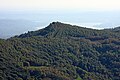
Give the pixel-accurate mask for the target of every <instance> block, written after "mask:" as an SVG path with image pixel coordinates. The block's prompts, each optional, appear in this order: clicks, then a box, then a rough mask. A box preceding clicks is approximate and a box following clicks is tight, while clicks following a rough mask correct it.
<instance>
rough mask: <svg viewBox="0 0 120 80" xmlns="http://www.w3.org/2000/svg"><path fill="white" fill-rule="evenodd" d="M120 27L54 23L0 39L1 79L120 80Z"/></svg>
mask: <svg viewBox="0 0 120 80" xmlns="http://www.w3.org/2000/svg"><path fill="white" fill-rule="evenodd" d="M116 30H117V31H116ZM118 30H119V27H118V28H115V29H107V30H95V29H89V28H83V27H78V26H73V25H70V24H65V23H61V22H53V23H50V25H48V26H47V27H45V28H43V29H40V30H37V31H30V32H28V33H25V34H21V35H19V36H15V37H12V38H9V39H7V40H3V39H0V80H119V79H120V32H119V31H118Z"/></svg>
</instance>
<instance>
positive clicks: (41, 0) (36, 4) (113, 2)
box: [0, 0, 120, 11]
mask: <svg viewBox="0 0 120 80" xmlns="http://www.w3.org/2000/svg"><path fill="white" fill-rule="evenodd" d="M58 9H61V10H78V9H79V10H86V11H87V10H93V11H95V10H99V11H114V10H120V0H0V11H10V10H11V11H26V10H28V11H29V10H58Z"/></svg>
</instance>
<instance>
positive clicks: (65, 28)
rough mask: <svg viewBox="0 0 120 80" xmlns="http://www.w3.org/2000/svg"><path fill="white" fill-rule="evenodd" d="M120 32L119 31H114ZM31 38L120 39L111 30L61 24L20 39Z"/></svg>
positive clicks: (57, 23) (24, 35) (51, 24)
mask: <svg viewBox="0 0 120 80" xmlns="http://www.w3.org/2000/svg"><path fill="white" fill-rule="evenodd" d="M114 30H118V29H116V28H115V29H114ZM31 36H43V37H78V38H79V37H95V36H96V37H120V36H119V33H115V32H114V31H111V30H104V29H103V30H96V29H90V28H84V27H80V26H76V25H70V24H65V23H61V22H52V23H50V24H49V25H48V26H47V27H45V28H43V29H40V30H37V31H30V32H28V33H26V34H22V35H20V36H19V37H20V38H25V37H31Z"/></svg>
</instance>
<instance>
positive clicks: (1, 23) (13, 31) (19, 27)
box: [0, 19, 40, 38]
mask: <svg viewBox="0 0 120 80" xmlns="http://www.w3.org/2000/svg"><path fill="white" fill-rule="evenodd" d="M39 25H40V24H39V23H37V22H33V21H29V20H9V19H1V20H0V38H9V37H11V36H15V35H18V34H21V33H24V32H26V31H31V30H35V29H36V27H39Z"/></svg>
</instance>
